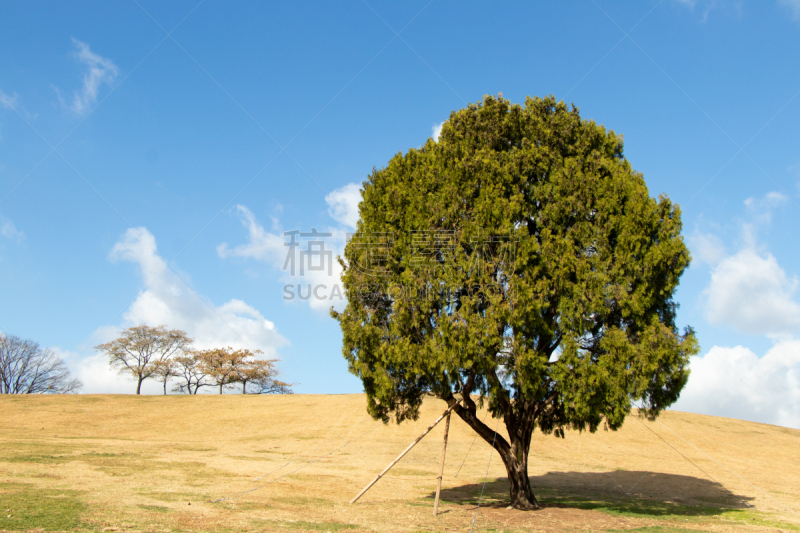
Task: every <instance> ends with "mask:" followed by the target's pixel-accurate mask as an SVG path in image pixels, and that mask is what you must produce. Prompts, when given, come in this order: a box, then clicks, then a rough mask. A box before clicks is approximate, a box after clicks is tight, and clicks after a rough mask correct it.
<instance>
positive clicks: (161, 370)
mask: <svg viewBox="0 0 800 533" xmlns="http://www.w3.org/2000/svg"><path fill="white" fill-rule="evenodd" d="M153 365H154V368H153V374H152V377H153V378H154V379H155V380H156V381H160V382H161V383H163V384H164V396H166V395H167V382H168V381H169V380H170V379H171V378H176V377H178V376H180V375H181V374H180V373H179V371H178V368H177V363H176V362H175V359H174V358H168V359H164V360H161V361H156V362H155V363H153Z"/></svg>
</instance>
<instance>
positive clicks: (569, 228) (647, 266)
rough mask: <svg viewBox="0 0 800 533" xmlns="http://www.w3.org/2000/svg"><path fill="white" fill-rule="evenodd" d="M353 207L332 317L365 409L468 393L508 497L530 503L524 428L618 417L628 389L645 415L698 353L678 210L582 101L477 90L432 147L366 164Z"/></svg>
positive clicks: (405, 406)
mask: <svg viewBox="0 0 800 533" xmlns="http://www.w3.org/2000/svg"><path fill="white" fill-rule="evenodd" d="M359 211H360V215H361V220H360V222H359V224H358V227H357V230H356V232H355V235H354V236H353V238H352V239H351V240H350V242H349V243H348V245H347V247H346V249H345V253H344V260H343V261H342V263H343V267H344V268H345V272H344V275H343V281H344V286H345V290H346V292H347V297H348V305H347V307H346V308H345V310H344V311H343V312H342V313H338V312H335V311H332V315H333V316H334V317H335V318H337V319H338V320H339V322H340V324H341V327H342V331H343V334H344V348H343V349H344V356H345V358H346V359H347V361H348V363H349V368H350V371H351V372H352V373H353V374H355V375H357V376H358V377H359V378H361V380H362V382H363V384H364V388H365V391H366V393H367V399H368V410H369V412H370V414H371V415H372V416H373V417H375V418H380V419H384V420H387V419H388V418H389V417H390V416H394V417H395V419H396V420H397V421H398V422H400V421H402V420H404V419H406V418H416V417H417V416H418V413H419V406H420V404H421V401H422V398H423V395H424V394H426V393H433V394H435V395H437V396H438V397H440V398H443V399H445V400H446V401H447V402H448V403H450V404H452V403H454V402H456V401H461V402H463V407H462V406H459V407H458V408H457V409H456V412H457V413H458V414H459V416H461V417H462V419H464V420H465V421H466V422H467V423H468V424H470V425H471V426H472V427H473V428H474V429H475V430H476V431H477V432H478V433H479V434H480V435H481V436H482V437H483V438H484V439H485V440H487V442H490V443H492V442H494V443H495V448H497V450H498V451H499V452H500V455H501V457H503V460H504V462H505V463H506V468H507V469H508V470H509V479H510V481H511V482H512V490H511V492H512V503H514V505H518V506H521V507H525V506H526V504H525V502H524V501H521V500H518V499H515V498H518V495H519V492H520V491H522V492H523V493H524V492H525V491H526V488H525V486H524V485H525V484H526V483H528V482H527V453H528V449H529V446H530V437H531V434H532V432H533V430H534V428H535V427H536V426H538V427H539V428H540V429H541V430H542V431H544V432H548V433H549V432H552V433H555V434H556V435H561V436H563V431H564V428H566V427H573V428H576V429H580V430H583V429H589V430H590V431H595V430H596V429H597V428H598V427H599V426H600V425H601V424H605V425H607V427H609V428H611V429H617V428H619V427H620V426H621V425H622V423H623V421H624V419H625V416H626V415H627V414H628V413H629V412H630V409H631V402H632V401H642V402H643V403H644V406H645V412H646V413H647V415H648V416H649V417H651V418H652V417H655V416H657V415H658V413H659V412H660V411H661V410H662V409H664V408H665V407H667V406H668V405H670V404H671V403H673V402H674V401H675V400H677V398H678V395H679V394H680V391H681V389H682V388H683V386H684V385H685V383H686V380H687V378H688V369H687V363H688V359H689V357H690V356H691V355H692V354H694V353H696V352H697V350H698V347H697V343H696V340H695V336H694V334H693V332H692V330H691V329H690V328H687V329H686V330H685V331H684V332H679V331H678V329H677V326H676V324H675V313H676V310H677V304H676V302H675V301H674V300H673V294H674V292H675V289H676V287H677V285H678V280H679V278H680V276H681V274H682V273H683V271H684V269H685V268H686V267H687V266H688V264H689V260H690V258H689V253H688V250H687V249H686V246H685V245H684V243H683V240H682V238H681V236H680V231H681V222H680V210H679V208H678V206H677V205H674V204H673V203H672V202H671V201H670V200H669V199H668V198H667V197H666V196H660V197H659V199H658V200H654V199H653V198H651V197H650V195H649V192H648V190H647V186H646V185H645V182H644V179H643V176H642V175H641V174H640V173H638V172H636V171H634V170H633V169H632V168H631V165H630V163H629V162H628V161H627V160H626V159H625V158H624V156H623V143H622V138H621V137H620V136H618V135H616V134H615V133H614V132H613V131H607V130H606V129H605V128H603V127H602V126H600V125H598V124H596V123H594V121H591V120H583V119H581V118H580V115H579V112H578V110H577V109H576V108H574V107H573V108H572V109H569V108H568V107H567V106H566V105H565V104H563V103H559V102H556V100H555V99H554V98H553V97H548V98H544V99H541V98H529V99H527V100H526V102H525V105H524V106H520V105H512V104H511V103H510V102H509V101H508V100H505V99H503V98H502V97H499V98H494V97H491V96H489V97H486V98H485V99H484V101H483V102H482V103H479V104H471V105H469V106H468V107H467V108H465V109H462V110H460V111H456V112H453V113H452V114H451V116H450V119H449V120H448V121H447V122H446V123H445V124H444V126H443V128H442V133H441V137H440V138H439V141H438V142H436V141H434V140H432V139H430V140H428V142H427V143H426V144H425V145H424V146H423V147H421V148H420V149H418V150H417V149H410V150H409V151H408V152H407V153H405V154H402V153H401V154H397V155H396V156H395V157H394V158H392V160H391V161H390V162H389V164H388V166H387V167H386V168H383V169H380V170H374V171H373V172H372V174H371V175H370V177H369V179H368V180H367V181H366V182H364V184H363V200H362V202H361V204H360V206H359ZM455 395H458V396H459V398H456V396H455ZM473 395H478V397H479V398H478V401H479V402H483V401H487V402H488V405H489V409H490V410H491V411H492V413H493V414H494V415H495V416H497V417H502V418H503V420H504V423H505V424H506V427H507V429H508V432H509V435H510V437H511V442H510V443H509V442H507V441H506V440H505V439H504V438H502V437H500V436H497V438H495V434H494V431H493V430H492V429H490V428H489V427H488V426H486V425H485V424H483V423H482V422H480V421H479V420H478V419H477V417H476V416H475V413H476V405H475V401H474V398H473ZM512 470H513V472H512ZM512 473H513V474H514V475H513V476H512ZM523 473H524V479H523ZM515 480H516V481H515ZM516 482H518V483H521V484H522V485H523V486H522V487H519V488H517V489H515V488H514V486H513V485H514V483H516ZM528 490H529V489H528ZM515 494H516V496H515ZM530 498H533V495H532V494H530V495H529V498H528V499H530ZM524 499H525V498H523V500H524ZM534 502H535V500H534Z"/></svg>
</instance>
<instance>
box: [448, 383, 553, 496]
mask: <svg viewBox="0 0 800 533" xmlns="http://www.w3.org/2000/svg"><path fill="white" fill-rule="evenodd" d="M463 401H464V403H465V404H466V405H467V408H466V409H465V408H463V407H461V406H457V407H456V409H455V412H456V414H458V416H459V417H460V418H461V419H462V420H463V421H464V422H466V423H467V425H469V426H470V427H471V428H472V429H474V430H475V432H476V433H477V434H478V435H480V436H481V438H483V440H485V441H486V442H487V443H489V444H490V445H491V446H492V447H494V449H495V450H496V451H497V453H498V454H499V455H500V458H501V459H502V460H503V464H504V465H505V467H506V473H507V474H508V492H509V495H510V497H511V506H512V507H513V508H514V509H522V510H530V509H538V508H539V502H538V501H537V500H536V496H534V494H533V490H532V489H531V481H530V479H529V478H528V452H529V450H530V445H531V436H532V433H533V429H532V428H530V429H523V428H521V427H519V425H518V422H517V421H512V425H511V427H509V423H508V420H507V421H506V429H507V430H508V433H509V434H510V438H511V443H510V444H509V442H508V441H507V440H506V439H505V438H504V437H503V436H502V435H499V434H495V430H494V429H493V428H490V427H489V426H487V425H486V424H484V423H483V422H482V421H480V420H479V419H478V417H477V416H476V414H477V411H476V405H475V402H473V401H472V399H471V398H469V397H466V398H464V400H463ZM452 402H455V399H454V398H452V397H451V398H450V399H449V401H448V403H450V404H451V405H452ZM525 426H528V427H530V424H525Z"/></svg>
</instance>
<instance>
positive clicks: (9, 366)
mask: <svg viewBox="0 0 800 533" xmlns="http://www.w3.org/2000/svg"><path fill="white" fill-rule="evenodd" d="M82 386H83V384H82V383H81V382H80V381H79V380H77V379H74V378H72V377H71V376H70V373H69V370H68V369H67V365H65V364H64V361H63V360H62V359H61V358H60V357H58V356H57V355H56V354H55V353H54V352H53V351H52V350H48V349H46V348H42V347H41V346H39V344H38V343H37V342H34V341H31V340H25V339H20V338H19V337H17V336H14V335H2V334H0V394H68V393H73V392H77V391H78V389H80V388H81V387H82Z"/></svg>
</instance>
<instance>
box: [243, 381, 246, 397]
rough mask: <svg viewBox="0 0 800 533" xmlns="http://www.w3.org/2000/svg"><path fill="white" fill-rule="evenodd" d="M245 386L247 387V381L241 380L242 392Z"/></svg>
mask: <svg viewBox="0 0 800 533" xmlns="http://www.w3.org/2000/svg"><path fill="white" fill-rule="evenodd" d="M245 387H247V382H246V381H242V394H244V393H245V391H244V389H245Z"/></svg>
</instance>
